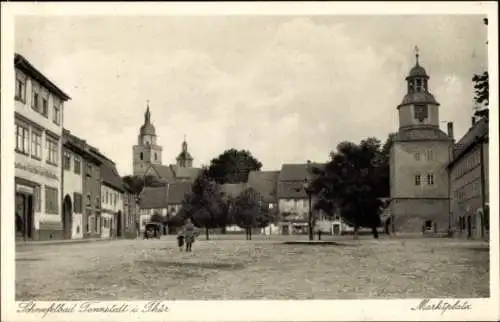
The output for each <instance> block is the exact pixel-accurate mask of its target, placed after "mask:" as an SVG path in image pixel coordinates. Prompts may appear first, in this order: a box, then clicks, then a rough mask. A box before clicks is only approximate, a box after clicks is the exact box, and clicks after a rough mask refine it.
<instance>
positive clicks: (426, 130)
mask: <svg viewBox="0 0 500 322" xmlns="http://www.w3.org/2000/svg"><path fill="white" fill-rule="evenodd" d="M429 140H431V141H451V140H452V139H451V138H450V137H449V136H448V135H447V134H446V133H444V132H443V131H441V130H440V129H439V128H438V127H435V126H419V127H409V128H401V129H399V131H398V132H397V133H396V135H395V136H394V137H393V141H429Z"/></svg>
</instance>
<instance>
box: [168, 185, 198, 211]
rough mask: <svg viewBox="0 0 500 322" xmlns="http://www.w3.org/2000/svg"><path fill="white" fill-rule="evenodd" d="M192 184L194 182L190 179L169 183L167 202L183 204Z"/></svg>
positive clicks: (169, 203)
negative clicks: (189, 180)
mask: <svg viewBox="0 0 500 322" xmlns="http://www.w3.org/2000/svg"><path fill="white" fill-rule="evenodd" d="M192 186H193V184H192V183H191V182H188V181H182V182H175V183H170V184H168V192H167V204H168V205H178V204H181V203H182V201H183V200H184V197H185V196H186V194H188V193H190V192H191V187H192Z"/></svg>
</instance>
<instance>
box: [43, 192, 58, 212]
mask: <svg viewBox="0 0 500 322" xmlns="http://www.w3.org/2000/svg"><path fill="white" fill-rule="evenodd" d="M58 200H59V196H58V194H57V189H56V188H51V187H47V186H46V187H45V212H46V213H48V214H57V213H58V210H59V205H58Z"/></svg>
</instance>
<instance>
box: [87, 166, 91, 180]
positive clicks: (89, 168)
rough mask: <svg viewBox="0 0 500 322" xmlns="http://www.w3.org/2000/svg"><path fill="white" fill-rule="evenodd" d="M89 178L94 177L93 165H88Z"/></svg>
mask: <svg viewBox="0 0 500 322" xmlns="http://www.w3.org/2000/svg"><path fill="white" fill-rule="evenodd" d="M87 176H89V177H92V164H90V163H87Z"/></svg>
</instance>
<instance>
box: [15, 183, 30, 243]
mask: <svg viewBox="0 0 500 322" xmlns="http://www.w3.org/2000/svg"><path fill="white" fill-rule="evenodd" d="M15 216H16V218H15V223H16V227H15V228H16V237H17V238H21V239H24V240H31V239H33V228H34V225H33V221H34V208H33V195H32V194H27V193H20V192H17V193H16V213H15Z"/></svg>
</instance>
